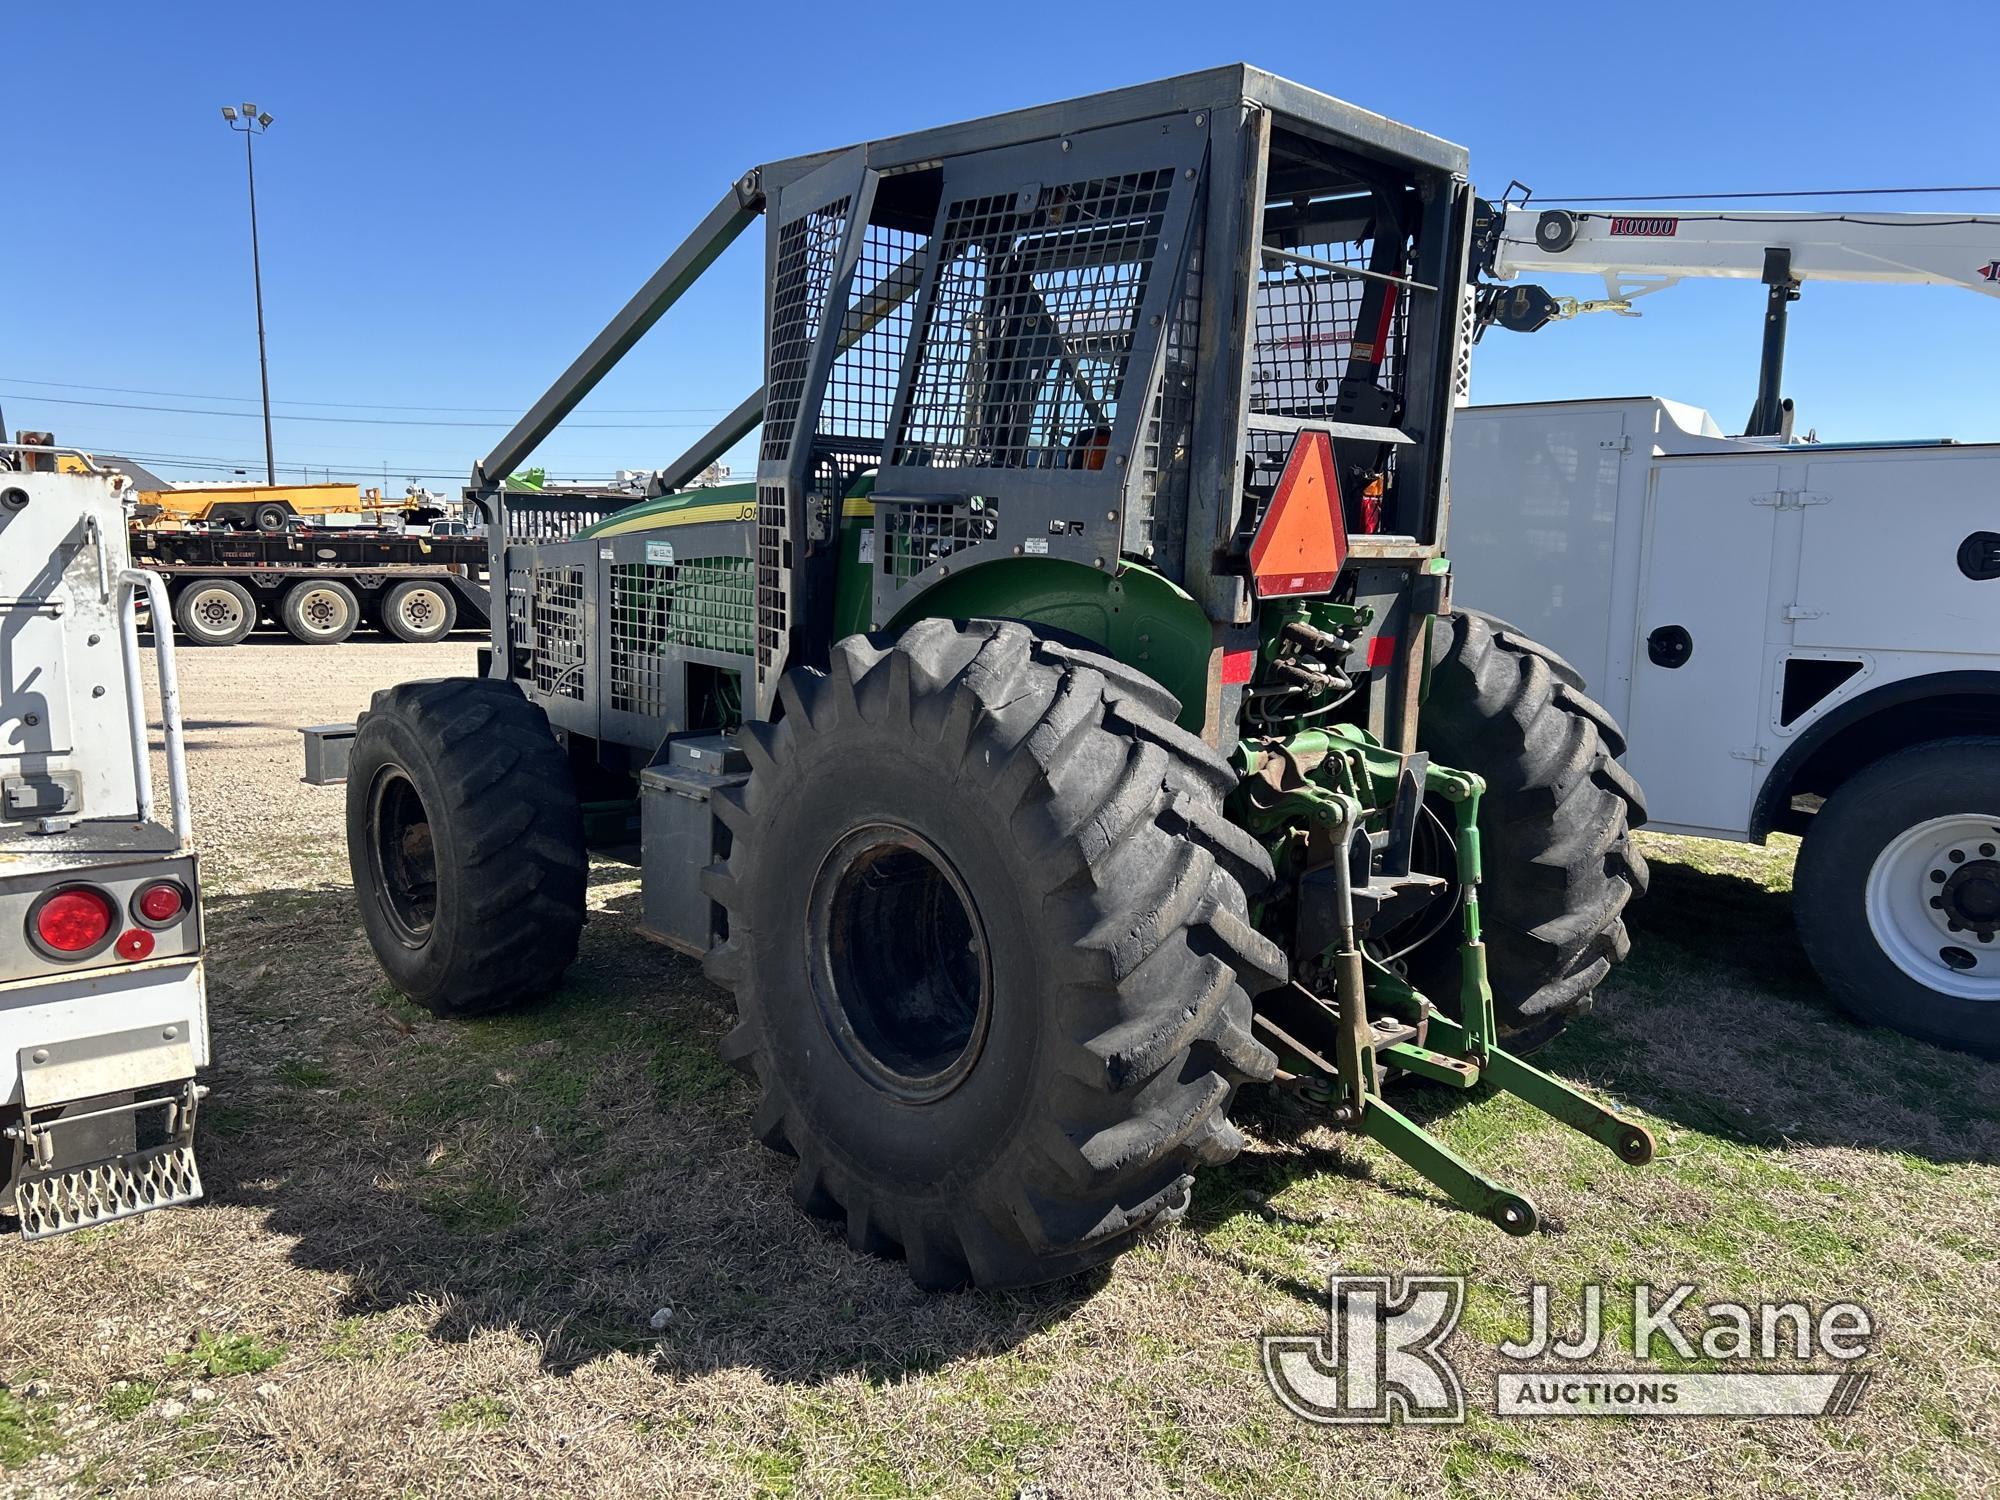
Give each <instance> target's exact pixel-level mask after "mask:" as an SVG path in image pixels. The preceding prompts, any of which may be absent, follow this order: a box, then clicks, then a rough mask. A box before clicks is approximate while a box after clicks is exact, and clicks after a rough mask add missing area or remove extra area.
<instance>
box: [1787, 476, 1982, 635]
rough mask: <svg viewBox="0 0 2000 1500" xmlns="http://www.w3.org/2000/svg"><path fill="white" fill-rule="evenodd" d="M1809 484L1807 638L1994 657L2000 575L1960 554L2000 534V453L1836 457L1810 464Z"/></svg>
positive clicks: (1802, 605) (1803, 620)
mask: <svg viewBox="0 0 2000 1500" xmlns="http://www.w3.org/2000/svg"><path fill="white" fill-rule="evenodd" d="M1805 485H1806V493H1807V495H1808V496H1809V497H1810V499H1811V500H1812V502H1813V503H1811V504H1809V505H1807V506H1805V507H1804V512H1805V539H1804V542H1803V544H1802V546H1801V548H1800V554H1799V586H1798V590H1797V595H1798V597H1797V601H1796V609H1795V611H1794V617H1795V619H1796V620H1797V630H1796V634H1795V635H1794V637H1793V638H1794V639H1795V640H1796V641H1797V643H1798V644H1799V645H1801V646H1813V647H1830V648H1835V649H1850V650H1852V649H1863V648H1865V649H1868V650H1873V651H1939V652H1944V651H1953V652H1974V653H1977V654H1978V655H1980V656H1982V657H1985V658H1988V659H1990V658H1991V655H1992V653H1993V651H1994V649H1995V648H1996V646H2000V578H1982V577H1980V576H1979V574H1980V572H1981V571H1982V570H1981V569H1980V568H1979V567H1978V566H1977V565H1976V564H1975V566H1974V567H1973V568H1972V570H1971V571H1970V572H1968V571H1967V570H1966V568H1965V566H1964V565H1963V564H1962V563H1961V562H1960V553H1961V551H1964V550H1965V549H1966V541H1967V538H1969V537H1973V536H1975V535H1976V534H1978V533H1979V532H1981V531H1988V532H1991V531H1995V530H2000V453H1996V451H1995V450H1994V449H1992V448H1983V449H1981V448H1970V449H1965V450H1960V451H1953V450H1952V449H1950V448H1930V449H1919V450H1902V451H1901V452H1898V453H1895V454H1886V453H1879V452H1878V453H1868V452H1859V453H1846V454H1829V455H1826V456H1824V457H1818V458H1815V459H1814V460H1813V461H1812V463H1811V464H1809V465H1808V466H1807V468H1806V478H1805ZM1968 665H1970V664H1968Z"/></svg>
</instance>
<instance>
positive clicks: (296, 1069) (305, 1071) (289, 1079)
mask: <svg viewBox="0 0 2000 1500" xmlns="http://www.w3.org/2000/svg"><path fill="white" fill-rule="evenodd" d="M271 1071H272V1072H273V1073H275V1074H276V1075H277V1078H278V1081H279V1082H280V1083H288V1084H290V1085H291V1086H292V1087H293V1088H295V1089H323V1088H325V1087H326V1086H327V1085H328V1084H330V1083H332V1082H333V1072H332V1070H331V1069H329V1068H327V1067H326V1066H325V1065H324V1064H322V1063H317V1062H314V1061H313V1060H312V1059H311V1058H309V1057H288V1058H286V1059H285V1060H284V1061H283V1062H281V1063H279V1064H278V1065H277V1067H275V1068H273V1069H272V1070H271Z"/></svg>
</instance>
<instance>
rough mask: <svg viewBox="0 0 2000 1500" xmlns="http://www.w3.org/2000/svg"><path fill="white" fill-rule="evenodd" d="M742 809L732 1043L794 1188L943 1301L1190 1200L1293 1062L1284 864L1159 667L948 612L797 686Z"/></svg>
mask: <svg viewBox="0 0 2000 1500" xmlns="http://www.w3.org/2000/svg"><path fill="white" fill-rule="evenodd" d="M780 692H781V701H782V704H783V715H782V717H781V718H779V719H778V720H777V721H776V722H773V723H760V724H752V725H749V726H747V727H746V729H745V731H744V734H743V739H742V743H743V745H744V748H745V750H746V752H747V754H748V756H749V758H750V764H751V776H750V779H749V781H748V782H747V783H746V784H745V785H744V786H743V787H741V788H740V789H738V790H735V791H731V792H725V793H722V794H721V795H720V796H719V798H718V801H717V804H716V812H717V815H718V816H719V817H720V818H721V820H722V822H723V823H724V825H725V826H726V827H727V828H728V829H729V831H730V835H731V844H730V851H729V855H728V859H727V861H726V862H725V863H724V864H721V865H717V866H714V867H712V868H711V869H710V870H709V872H708V874H707V876H706V877H705V879H706V884H707V888H708V890H709V892H710V894H711V896H712V897H713V898H714V899H715V900H716V901H718V902H719V903H720V904H721V905H722V906H723V908H724V909H725V911H726V913H727V918H728V926H727V937H726V939H725V940H724V941H723V942H721V943H720V944H719V945H718V946H717V947H716V948H715V949H714V950H712V951H711V953H710V955H709V960H708V972H709V974H710V976H711V977H712V978H714V979H715V980H716V981H717V982H718V983H721V984H723V985H725V986H727V987H729V988H731V989H733V990H734V991H735V994H736V1005H737V1013H738V1023H737V1025H736V1027H735V1029H734V1030H733V1031H731V1032H730V1034H729V1036H728V1038H727V1039H726V1041H725V1043H724V1046H723V1054H724V1056H725V1058H727V1059H728V1060H729V1061H730V1062H731V1063H733V1064H735V1065H736V1066H737V1067H739V1068H741V1069H742V1070H743V1071H744V1072H746V1073H748V1074H750V1075H751V1076H752V1077H754V1078H755V1079H756V1080H757V1082H758V1083H759V1085H760V1087H761V1094H762V1099H761V1102H760V1104H759V1107H758V1110H757V1114H756V1125H755V1128H756V1131H757V1133H758V1135H759V1136H760V1137H761V1138H762V1139H763V1140H764V1142H765V1143H766V1144H768V1145H770V1146H772V1147H774V1148H776V1149H778V1150H780V1151H783V1152H787V1153H790V1154H792V1155H794V1156H796V1157H797V1158H798V1164H797V1167H796V1169H795V1171H794V1174H793V1179H792V1194H793V1197H794V1199H795V1200H796V1201H797V1202H798V1204H799V1206H800V1207H801V1208H803V1209H805V1210H806V1211H807V1212H808V1213H811V1214H814V1215H816V1216H819V1217H821V1218H825V1219H830V1220H835V1221H839V1222H841V1223H843V1224H844V1226H845V1229H846V1236H847V1240H848V1243H849V1244H850V1245H851V1246H853V1247H854V1248H855V1249H856V1250H860V1251H865V1252H869V1253H874V1254H881V1255H901V1256H903V1257H904V1258H905V1259H906V1260H907V1261H908V1263H909V1269H910V1273H911V1275H912V1276H913V1277H914V1278H915V1280H916V1281H917V1282H918V1284H919V1285H921V1286H924V1287H927V1288H937V1289H943V1288H950V1287H956V1286H962V1285H965V1284H967V1283H972V1284H975V1285H978V1286H983V1287H1008V1286H1024V1285H1032V1284H1035V1283H1038V1282H1044V1281H1050V1280H1053V1279H1055V1278H1057V1277H1060V1276H1065V1275H1068V1274H1070V1273H1073V1272H1076V1271H1080V1270H1083V1269H1085V1268H1087V1267H1089V1266H1092V1265H1094V1264H1096V1263H1098V1262H1100V1261H1103V1260H1105V1259H1107V1258H1109V1257H1110V1256H1112V1255H1113V1254H1115V1253H1116V1252H1117V1251H1118V1250H1119V1249H1121V1248H1122V1247H1123V1246H1124V1245H1126V1244H1127V1243H1128V1242H1129V1241H1130V1240H1131V1238H1132V1237H1133V1236H1134V1235H1135V1234H1136V1233H1138V1232H1139V1231H1140V1230H1141V1229H1143V1228H1145V1227H1146V1226H1147V1225H1148V1224H1150V1223H1153V1222H1156V1221H1162V1220H1167V1219H1171V1218H1173V1217H1176V1216H1178V1215H1179V1214H1180V1213H1182V1212H1183V1211H1185V1209H1186V1206H1187V1203H1188V1197H1189V1187H1190V1183H1191V1175H1192V1173H1193V1171H1194V1169H1195V1168H1196V1167H1197V1166H1200V1165H1203V1164H1215V1163H1219V1162H1223V1161H1226V1160H1228V1159H1229V1158H1230V1157H1232V1156H1234V1155H1235V1154H1236V1152H1237V1151H1238V1150H1239V1149H1240V1147H1241V1146H1242V1137H1241V1136H1240V1135H1239V1134H1238V1132H1237V1131H1236V1129H1235V1127H1234V1126H1232V1125H1231V1124H1230V1123H1229V1119H1228V1111H1229V1105H1230V1100H1231V1096H1232V1095H1233V1094H1234V1093H1235V1091H1236V1088H1237V1086H1238V1085H1239V1084H1241V1083H1243V1082H1245V1081H1248V1080H1262V1079H1268V1078H1270V1077H1271V1076H1272V1073H1273V1071H1274V1069H1275V1066H1276V1059H1275V1058H1274V1057H1273V1056H1272V1054H1271V1053H1270V1052H1269V1051H1268V1050H1267V1049H1266V1048H1265V1047H1264V1046H1263V1045H1262V1044H1261V1043H1259V1042H1258V1041H1256V1040H1255V1039H1254V1038H1253V1037H1252V1036H1251V1033H1250V1020H1251V1006H1250V1002H1251V997H1252V995H1253V994H1255V993H1257V992H1259V991H1261V990H1263V989H1265V988H1268V987H1269V986H1271V985H1274V984H1277V983H1279V982H1281V981H1282V980H1283V978H1284V977H1285V959H1284V955H1283V953H1282V952H1281V951H1280V950H1279V949H1278V948H1277V947H1276V945H1274V944H1273V943H1271V942H1269V941H1268V940H1267V939H1265V938H1263V937H1262V936H1260V935H1259V934H1258V933H1257V932H1256V931H1255V930H1254V929H1253V928H1252V927H1251V925H1250V920H1249V907H1248V897H1247V895H1246V889H1247V890H1248V892H1250V893H1254V894H1261V893H1262V891H1263V889H1264V887H1265V886H1266V885H1268V884H1269V882H1270V880H1271V865H1270V861H1269V859H1268V858H1267V856H1266V855H1265V853H1264V851H1263V849H1262V847H1261V846H1259V845H1258V844H1257V843H1256V841H1255V840H1253V839H1251V838H1250V837H1249V836H1248V835H1246V834H1244V833H1243V832H1242V831H1241V830H1240V829H1238V828H1236V827H1235V826H1234V825H1232V824H1230V823H1229V822H1228V821H1227V820H1226V819H1225V818H1224V817H1223V816H1222V813H1221V805H1222V798H1223V796H1224V794H1225V793H1226V792H1227V791H1228V790H1229V789H1230V787H1232V786H1233V785H1234V783H1235V781H1236V777H1235V774H1234V773H1233V772H1232V771H1231V770H1230V768H1229V767H1228V765H1227V764H1226V763H1225V762H1224V761H1223V760H1222V759H1221V757H1219V756H1218V755H1216V754H1215V752H1214V751H1212V750H1210V749H1209V748H1208V747H1207V746H1205V745H1203V744H1202V743H1201V742H1200V741H1199V740H1197V739H1195V738H1193V737H1192V736H1190V735H1188V734H1186V733H1184V732H1183V731H1182V730H1180V729H1178V728H1176V727H1175V725H1174V723H1173V719H1174V716H1175V714H1176V713H1177V712H1178V705H1176V704H1175V703H1174V700H1173V698H1172V696H1171V695H1170V694H1168V693H1166V692H1165V691H1164V690H1161V689H1159V688H1157V687H1156V686H1155V685H1154V684H1152V683H1151V682H1150V681H1149V680H1147V679H1143V678H1138V677H1136V676H1134V675H1133V674H1131V673H1129V672H1127V671H1126V670H1125V669H1123V668H1121V667H1119V666H1118V665H1117V664H1116V663H1113V662H1110V661H1106V660H1104V659H1103V658H1100V657H1097V656H1095V655H1093V654H1091V653H1089V652H1084V651H1080V650H1077V649H1075V648H1073V647H1070V646H1068V645H1065V644H1061V643H1058V642H1053V641H1048V640H1044V639H1041V638H1039V637H1037V636H1036V635H1035V634H1034V633H1033V632H1032V631H1030V630H1029V629H1028V628H1027V627H1026V626H1023V625H1020V624H1016V623H997V622H992V621H974V622H971V623H953V622H951V621H946V620H927V621H923V622H920V623H919V624H916V625H914V626H912V627H911V628H910V629H909V631H908V632H907V633H905V634H904V635H903V636H902V637H901V638H900V639H896V640H889V639H886V638H864V637H860V636H855V637H850V638H848V639H847V640H844V641H842V642H840V643H839V644H838V645H837V646H836V647H835V648H834V650H833V653H832V659H831V670H830V671H829V672H826V673H820V672H816V671H804V670H794V671H792V672H790V673H788V674H787V675H786V676H785V678H784V679H783V682H782V684H781V689H780Z"/></svg>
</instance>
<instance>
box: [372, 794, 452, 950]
mask: <svg viewBox="0 0 2000 1500" xmlns="http://www.w3.org/2000/svg"><path fill="white" fill-rule="evenodd" d="M368 829H369V845H368V854H369V858H370V861H371V862H372V863H373V865H374V871H373V874H374V876H375V881H374V884H375V889H376V890H377V891H378V892H380V893H381V902H382V909H383V910H384V911H385V912H386V913H387V914H388V917H389V925H390V926H391V927H392V928H393V929H394V930H395V933H396V937H397V939H398V940H399V941H400V942H402V943H403V944H404V946H406V947H410V948H419V947H422V946H423V944H424V942H425V941H426V940H427V939H428V938H429V937H430V932H431V926H432V924H433V923H434V922H435V921H436V920H437V888H438V875H437V849H436V846H435V844H434V843H433V841H432V838H431V824H430V814H429V813H428V812H426V811H425V810H424V803H423V798H422V797H420V796H419V795H418V794H417V789H416V786H415V785H414V784H413V783H412V782H411V780H410V778H409V777H408V776H406V775H405V774H404V773H403V771H402V769H401V768H400V767H396V766H384V767H383V768H382V770H381V771H380V772H378V773H377V774H376V777H375V784H374V785H373V786H372V787H371V788H369V809H368Z"/></svg>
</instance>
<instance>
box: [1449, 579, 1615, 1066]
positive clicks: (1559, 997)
mask: <svg viewBox="0 0 2000 1500" xmlns="http://www.w3.org/2000/svg"><path fill="white" fill-rule="evenodd" d="M1417 739H1418V743H1419V746H1420V748H1422V749H1424V750H1427V751H1429V752H1430V755H1431V757H1432V758H1433V759H1434V760H1435V761H1437V762H1438V763H1439V764H1440V765H1446V766H1451V767H1453V768H1455V769H1457V770H1462V771H1474V772H1477V773H1478V774H1479V775H1480V776H1482V777H1484V778H1485V780H1486V795H1485V797H1484V798H1483V799H1482V800H1481V803H1480V823H1479V827H1480V843H1481V846H1482V849H1483V855H1484V857H1483V860H1482V864H1483V866H1484V875H1485V881H1484V883H1483V884H1482V885H1481V886H1480V890H1479V911H1480V916H1481V929H1482V935H1483V937H1484V940H1485V943H1486V962H1487V977H1488V980H1489V981H1490V983H1491V984H1492V987H1493V1007H1494V1013H1495V1017H1496V1019H1497V1020H1498V1021H1499V1023H1500V1030H1501V1032H1502V1034H1503V1036H1504V1038H1505V1039H1506V1041H1507V1045H1508V1047H1509V1049H1510V1050H1513V1051H1516V1052H1524V1051H1532V1050H1534V1049H1535V1048H1536V1047H1539V1046H1541V1045H1543V1044H1544V1043H1546V1042H1548V1041H1551V1040H1553V1039H1554V1037H1555V1036H1556V1035H1557V1034H1558V1033H1559V1032H1561V1030H1562V1029H1563V1027H1564V1026H1565V1025H1566V1024H1567V1023H1568V1022H1569V1021H1570V1020H1571V1019H1572V1018H1573V1017H1576V1016H1579V1015H1582V1014H1584V1013H1585V1012H1586V1011H1588V1010H1589V1009H1590V1004H1591V998H1592V995H1593V993H1594V992H1595V990H1596V988H1597V986H1598V984H1599V983H1600V982H1602V980H1603V979H1604V977H1605V975H1606V974H1608V973H1609V972H1610V971H1611V965H1612V964H1613V963H1615V962H1617V961H1618V960H1620V959H1622V958H1623V957H1624V956H1625V954H1626V953H1627V951H1629V949H1630V948H1631V940H1630V939H1629V938H1628V937H1627V936H1626V934H1625V921H1624V911H1625V905H1626V903H1627V902H1628V901H1630V900H1631V899H1632V898H1633V897H1635V896H1639V895H1642V894H1644V892H1645V889H1646V860H1645V857H1644V856H1643V855H1642V854H1640V853H1639V851H1638V850H1637V849H1636V848H1634V847H1633V845H1632V838H1631V830H1632V829H1634V828H1637V827H1638V826H1639V825H1641V824H1642V823H1644V822H1645V821H1646V804H1645V798H1644V796H1643V795H1642V794H1641V792H1640V790H1639V786H1638V783H1636V782H1635V781H1633V779H1632V777H1631V776H1630V775H1629V774H1628V773H1627V772H1626V770H1625V768H1624V767H1623V766H1621V765H1619V764H1618V761H1617V759H1616V757H1617V756H1619V755H1621V754H1623V753H1624V749H1625V737H1624V735H1623V734H1622V733H1621V732H1620V730H1619V728H1618V725H1617V722H1616V721H1615V720H1614V719H1612V717H1611V715H1610V714H1608V713H1607V712H1605V710H1604V709H1603V708H1601V707H1599V706H1598V704H1597V703H1596V702H1595V701H1594V700H1592V699H1591V698H1589V697H1588V696H1586V695H1585V694H1584V692H1583V690H1582V686H1581V679H1580V678H1578V677H1577V675H1576V673H1575V670H1574V669H1573V668H1571V667H1570V666H1569V664H1568V663H1567V662H1565V661H1563V659H1562V658H1561V657H1559V656H1557V655H1556V654H1555V653H1554V652H1552V651H1550V650H1549V649H1548V648H1547V647H1545V646H1542V645H1540V644H1538V643H1536V642H1535V641H1532V640H1529V639H1528V638H1527V637H1526V636H1524V635H1522V634H1521V633H1520V632H1519V631H1517V630H1515V629H1514V628H1513V627H1512V626H1510V625H1508V624H1506V623H1505V622H1504V621H1501V620H1496V619H1493V618H1491V617H1490V616H1485V615H1479V614H1475V613H1472V612H1471V611H1458V612H1454V613H1452V614H1449V615H1440V616H1439V617H1438V618H1437V620H1436V621H1435V623H1434V624H1433V626H1432V631H1431V682H1430V694H1429V696H1428V697H1427V698H1426V699H1425V700H1424V705H1423V713H1422V716H1421V717H1420V719H1419V720H1418V731H1417ZM1434 810H1436V811H1437V812H1439V814H1440V815H1441V817H1442V818H1443V820H1444V823H1445V826H1446V827H1447V828H1449V827H1450V826H1451V814H1450V813H1449V811H1446V810H1445V809H1443V808H1437V809H1434ZM1458 937H1459V933H1458V924H1457V922H1456V921H1453V922H1451V923H1450V924H1449V925H1448V926H1447V928H1446V929H1445V930H1444V931H1442V932H1439V933H1438V934H1436V935H1435V936H1434V937H1432V938H1431V939H1429V940H1428V941H1427V942H1426V943H1425V944H1424V945H1423V946H1422V947H1420V948H1419V949H1417V951H1416V952H1415V953H1413V954H1411V955H1410V958H1409V968H1410V977H1411V979H1412V981H1413V982H1414V983H1415V984H1416V985H1417V987H1418V988H1419V989H1421V990H1423V991H1424V992H1425V993H1426V994H1428V995H1430V996H1431V997H1432V998H1433V999H1436V1000H1438V1001H1440V1002H1442V1003H1443V1004H1444V1006H1445V1007H1446V1008H1447V1009H1448V1010H1453V1011H1456V1009H1457V998H1458V983H1459V975H1458V954H1457V945H1458Z"/></svg>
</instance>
